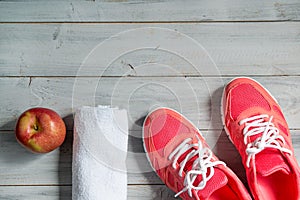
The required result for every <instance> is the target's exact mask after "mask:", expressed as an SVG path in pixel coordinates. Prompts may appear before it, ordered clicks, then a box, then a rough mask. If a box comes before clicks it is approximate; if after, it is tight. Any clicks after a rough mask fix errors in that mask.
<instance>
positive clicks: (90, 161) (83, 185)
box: [72, 106, 128, 200]
mask: <svg viewBox="0 0 300 200" xmlns="http://www.w3.org/2000/svg"><path fill="white" fill-rule="evenodd" d="M127 143H128V120H127V112H126V110H120V109H118V108H110V107H106V106H98V107H87V106H85V107H81V108H79V109H78V110H77V111H76V112H75V118H74V141H73V163H72V199H73V200H99V199H108V200H110V199H118V200H125V199H126V198H127V173H126V156H127Z"/></svg>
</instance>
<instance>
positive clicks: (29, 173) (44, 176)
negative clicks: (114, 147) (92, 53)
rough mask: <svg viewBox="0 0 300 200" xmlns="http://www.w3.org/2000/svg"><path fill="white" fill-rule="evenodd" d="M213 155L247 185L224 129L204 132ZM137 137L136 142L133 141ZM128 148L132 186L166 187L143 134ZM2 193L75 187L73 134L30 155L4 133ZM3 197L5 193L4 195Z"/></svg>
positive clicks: (299, 154) (299, 151) (298, 142)
mask: <svg viewBox="0 0 300 200" xmlns="http://www.w3.org/2000/svg"><path fill="white" fill-rule="evenodd" d="M201 132H202V134H203V135H204V137H205V138H206V140H207V142H208V144H209V145H210V147H211V148H212V150H213V152H214V153H215V154H216V155H217V156H218V157H219V158H220V159H221V160H223V161H225V162H226V164H227V166H229V167H230V168H231V169H232V170H233V171H234V172H235V173H236V174H237V175H238V176H239V177H240V179H241V180H242V181H243V182H244V183H245V184H246V178H245V172H244V168H243V166H242V164H241V159H240V156H239V154H238V152H237V151H236V149H235V147H234V146H233V145H232V144H231V142H230V141H229V139H228V138H227V136H226V134H225V132H224V131H223V130H210V131H201ZM291 134H292V141H293V145H294V149H295V156H296V158H297V159H298V163H300V139H299V130H292V131H291ZM133 135H135V137H134V139H132V137H133ZM128 142H129V145H128V159H127V170H128V184H163V183H162V182H161V180H160V179H159V178H158V176H157V175H156V174H155V173H154V172H153V170H152V169H151V168H150V165H149V163H148V160H147V158H146V155H145V153H144V149H143V145H142V138H141V131H138V132H135V133H132V132H131V133H130V137H129V140H128ZM0 161H1V162H0V163H1V165H0V178H1V179H0V190H1V186H2V187H4V186H6V185H15V186H26V185H35V186H38V185H60V186H64V185H70V184H72V133H71V132H69V133H68V134H67V139H66V141H65V142H64V143H63V145H62V146H61V147H60V148H59V149H58V150H55V151H53V152H51V153H49V154H45V155H37V154H32V153H31V152H28V151H27V150H26V149H24V148H23V147H21V146H20V145H19V144H18V143H17V142H16V140H15V138H14V134H13V132H11V131H10V132H3V131H1V132H0ZM0 194H1V192H0Z"/></svg>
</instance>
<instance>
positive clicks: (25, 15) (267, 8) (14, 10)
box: [0, 0, 300, 22]
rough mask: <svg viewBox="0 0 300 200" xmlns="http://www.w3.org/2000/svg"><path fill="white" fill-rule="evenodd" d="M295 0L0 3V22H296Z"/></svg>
mask: <svg viewBox="0 0 300 200" xmlns="http://www.w3.org/2000/svg"><path fill="white" fill-rule="evenodd" d="M299 13H300V4H299V1H297V0H288V1H283V0H280V1H275V0H271V1H260V0H253V1H251V2H245V1H242V0H233V1H231V2H230V4H229V3H228V2H224V1H222V0H218V1H214V2H211V1H209V0H202V1H196V0H193V1H190V2H189V3H187V2H185V1H184V0H176V1H172V2H170V1H166V0H163V1H145V0H143V1H136V0H129V1H103V0H101V1H76V0H72V1H70V0H69V1H57V0H55V1H36V0H31V1H1V2H0V19H1V20H0V22H49V21H51V22H74V21H76V22H85V21H89V22H116V21H117V22H135V21H138V22H140V21H147V22H148V21H150V22H151V21H258V20H266V21H273V20H299V17H300V15H299Z"/></svg>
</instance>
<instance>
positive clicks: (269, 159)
mask: <svg viewBox="0 0 300 200" xmlns="http://www.w3.org/2000/svg"><path fill="white" fill-rule="evenodd" d="M255 163H256V171H257V173H259V174H260V175H262V176H269V175H271V174H274V173H275V172H278V171H281V172H282V173H285V174H289V173H290V172H291V170H290V168H289V166H288V164H287V163H286V161H285V159H284V157H283V154H282V153H281V152H280V151H279V150H277V149H270V148H267V149H265V150H263V151H262V152H260V153H258V154H256V155H255Z"/></svg>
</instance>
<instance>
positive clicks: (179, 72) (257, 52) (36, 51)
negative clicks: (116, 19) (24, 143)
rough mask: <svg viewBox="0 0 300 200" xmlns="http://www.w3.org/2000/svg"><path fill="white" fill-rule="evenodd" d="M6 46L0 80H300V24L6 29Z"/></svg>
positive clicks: (0, 39)
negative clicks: (258, 77) (270, 77)
mask: <svg viewBox="0 0 300 200" xmlns="http://www.w3.org/2000/svg"><path fill="white" fill-rule="evenodd" d="M50 2H52V1H50ZM149 26H151V27H156V28H150V27H149ZM0 44H1V49H0V76H126V75H127V76H189V75H192V76H206V75H209V76H219V75H226V76H228V75H246V76H249V75H300V71H299V66H300V59H299V58H300V22H299V23H298V22H280V23H213V24H210V23H205V24H202V23H200V24H199V23H195V24H185V23H179V24H156V23H154V24H151V25H149V24H123V25H122V26H120V25H119V24H18V25H16V24H0ZM97 45H98V46H97ZM93 48H95V50H94V51H93V52H92V50H93ZM208 54H210V56H211V58H210V57H209V56H208ZM85 59H86V60H85ZM212 60H213V61H214V63H215V64H216V66H215V65H214V64H213V62H212ZM83 61H84V62H83ZM81 64H82V67H81V68H80V66H81ZM79 69H82V70H81V71H80V70H79ZM83 70H84V72H83Z"/></svg>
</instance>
